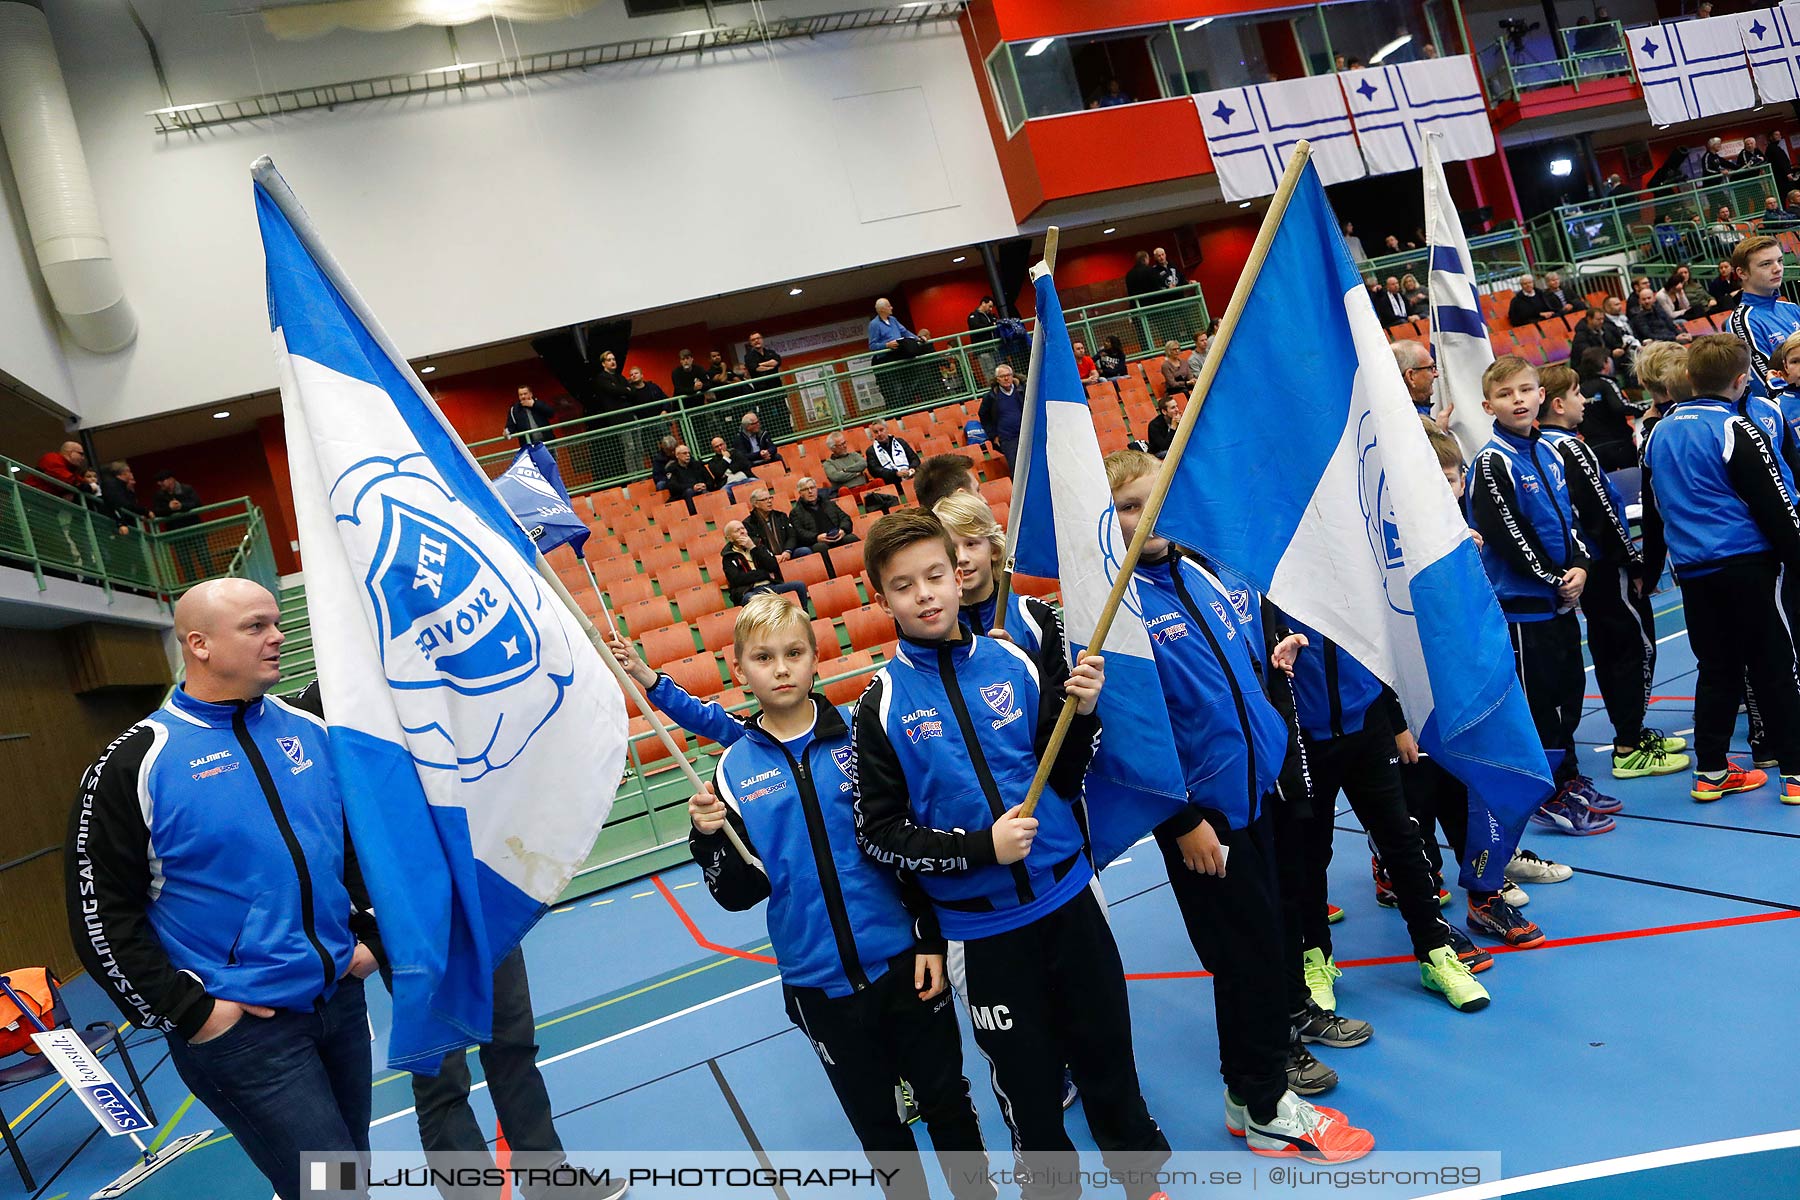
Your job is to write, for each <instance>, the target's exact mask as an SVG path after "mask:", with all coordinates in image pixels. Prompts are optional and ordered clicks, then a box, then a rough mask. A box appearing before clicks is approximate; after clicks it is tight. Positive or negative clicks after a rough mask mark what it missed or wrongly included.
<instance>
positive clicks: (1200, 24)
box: [1181, 17, 1213, 33]
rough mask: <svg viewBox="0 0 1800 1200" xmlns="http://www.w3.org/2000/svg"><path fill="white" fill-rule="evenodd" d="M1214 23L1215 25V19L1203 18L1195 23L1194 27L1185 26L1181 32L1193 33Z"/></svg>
mask: <svg viewBox="0 0 1800 1200" xmlns="http://www.w3.org/2000/svg"><path fill="white" fill-rule="evenodd" d="M1212 23H1213V18H1211V17H1201V18H1200V19H1199V20H1198V21H1195V22H1194V23H1193V24H1192V25H1187V26H1184V27H1183V28H1182V30H1181V32H1183V33H1192V32H1194V30H1196V29H1205V28H1206V27H1207V26H1208V25H1211V24H1212Z"/></svg>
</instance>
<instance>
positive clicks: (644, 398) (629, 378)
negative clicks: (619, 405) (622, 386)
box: [625, 367, 670, 416]
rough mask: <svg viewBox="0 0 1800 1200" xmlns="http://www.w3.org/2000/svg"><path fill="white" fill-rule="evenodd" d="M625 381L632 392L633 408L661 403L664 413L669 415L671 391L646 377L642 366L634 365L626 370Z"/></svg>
mask: <svg viewBox="0 0 1800 1200" xmlns="http://www.w3.org/2000/svg"><path fill="white" fill-rule="evenodd" d="M625 383H626V385H627V388H628V389H629V391H630V392H631V406H632V407H633V408H636V407H638V406H639V405H644V404H661V405H662V410H661V411H662V415H664V416H667V415H669V409H670V405H669V393H667V392H665V391H663V390H662V384H660V383H653V382H651V381H650V380H648V379H645V378H644V369H643V368H642V367H633V368H631V369H630V370H629V371H627V372H625Z"/></svg>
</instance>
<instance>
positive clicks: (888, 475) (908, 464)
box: [863, 366, 1012, 494]
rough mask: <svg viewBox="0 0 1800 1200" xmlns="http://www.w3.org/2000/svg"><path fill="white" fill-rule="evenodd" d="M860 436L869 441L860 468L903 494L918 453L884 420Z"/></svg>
mask: <svg viewBox="0 0 1800 1200" xmlns="http://www.w3.org/2000/svg"><path fill="white" fill-rule="evenodd" d="M1000 369H1001V370H1002V371H1005V372H1008V373H1009V374H1010V373H1011V371H1012V368H1011V367H1008V366H1002V367H1001V368H1000ZM863 434H864V435H865V436H866V437H867V438H868V439H869V452H868V453H867V454H866V455H864V456H863V466H864V468H865V469H866V470H867V471H868V472H869V478H870V479H877V480H880V481H881V482H882V483H885V484H888V485H890V486H892V487H893V489H894V490H895V491H897V492H900V493H902V494H904V493H905V488H904V487H903V483H904V481H905V480H908V479H911V478H912V477H913V476H914V475H916V474H918V471H919V453H918V451H916V450H914V449H913V448H912V447H911V446H910V445H908V444H907V441H906V439H905V438H902V437H900V436H899V435H898V434H890V433H889V432H888V423H887V422H886V421H880V420H877V421H873V422H871V423H870V424H869V425H868V426H867V427H866V428H865V429H864V430H863Z"/></svg>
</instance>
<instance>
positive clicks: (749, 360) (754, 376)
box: [744, 333, 781, 391]
mask: <svg viewBox="0 0 1800 1200" xmlns="http://www.w3.org/2000/svg"><path fill="white" fill-rule="evenodd" d="M744 370H745V372H746V373H747V374H748V375H749V376H750V386H751V387H753V388H755V389H756V390H758V391H768V390H769V389H770V388H778V387H780V386H781V374H780V372H781V355H779V354H777V353H775V352H774V351H773V350H770V349H768V348H767V347H766V346H764V345H763V335H762V334H760V333H752V334H751V335H750V336H749V337H748V338H747V339H745V342H744Z"/></svg>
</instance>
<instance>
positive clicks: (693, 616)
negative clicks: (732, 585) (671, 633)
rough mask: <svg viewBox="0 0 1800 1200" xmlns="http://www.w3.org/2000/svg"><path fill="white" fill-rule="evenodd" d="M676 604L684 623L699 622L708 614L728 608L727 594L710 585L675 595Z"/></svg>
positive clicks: (706, 584) (689, 589)
mask: <svg viewBox="0 0 1800 1200" xmlns="http://www.w3.org/2000/svg"><path fill="white" fill-rule="evenodd" d="M675 603H676V605H677V606H678V607H679V608H680V610H681V619H682V620H684V621H698V620H699V619H700V618H701V617H703V616H705V615H706V614H707V613H715V612H720V611H722V610H723V609H724V608H725V607H726V602H725V593H724V592H722V591H720V590H719V589H718V588H717V587H716V586H714V585H713V584H710V583H703V584H701V585H700V586H699V587H691V588H688V589H687V590H685V591H681V592H677V593H675Z"/></svg>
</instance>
